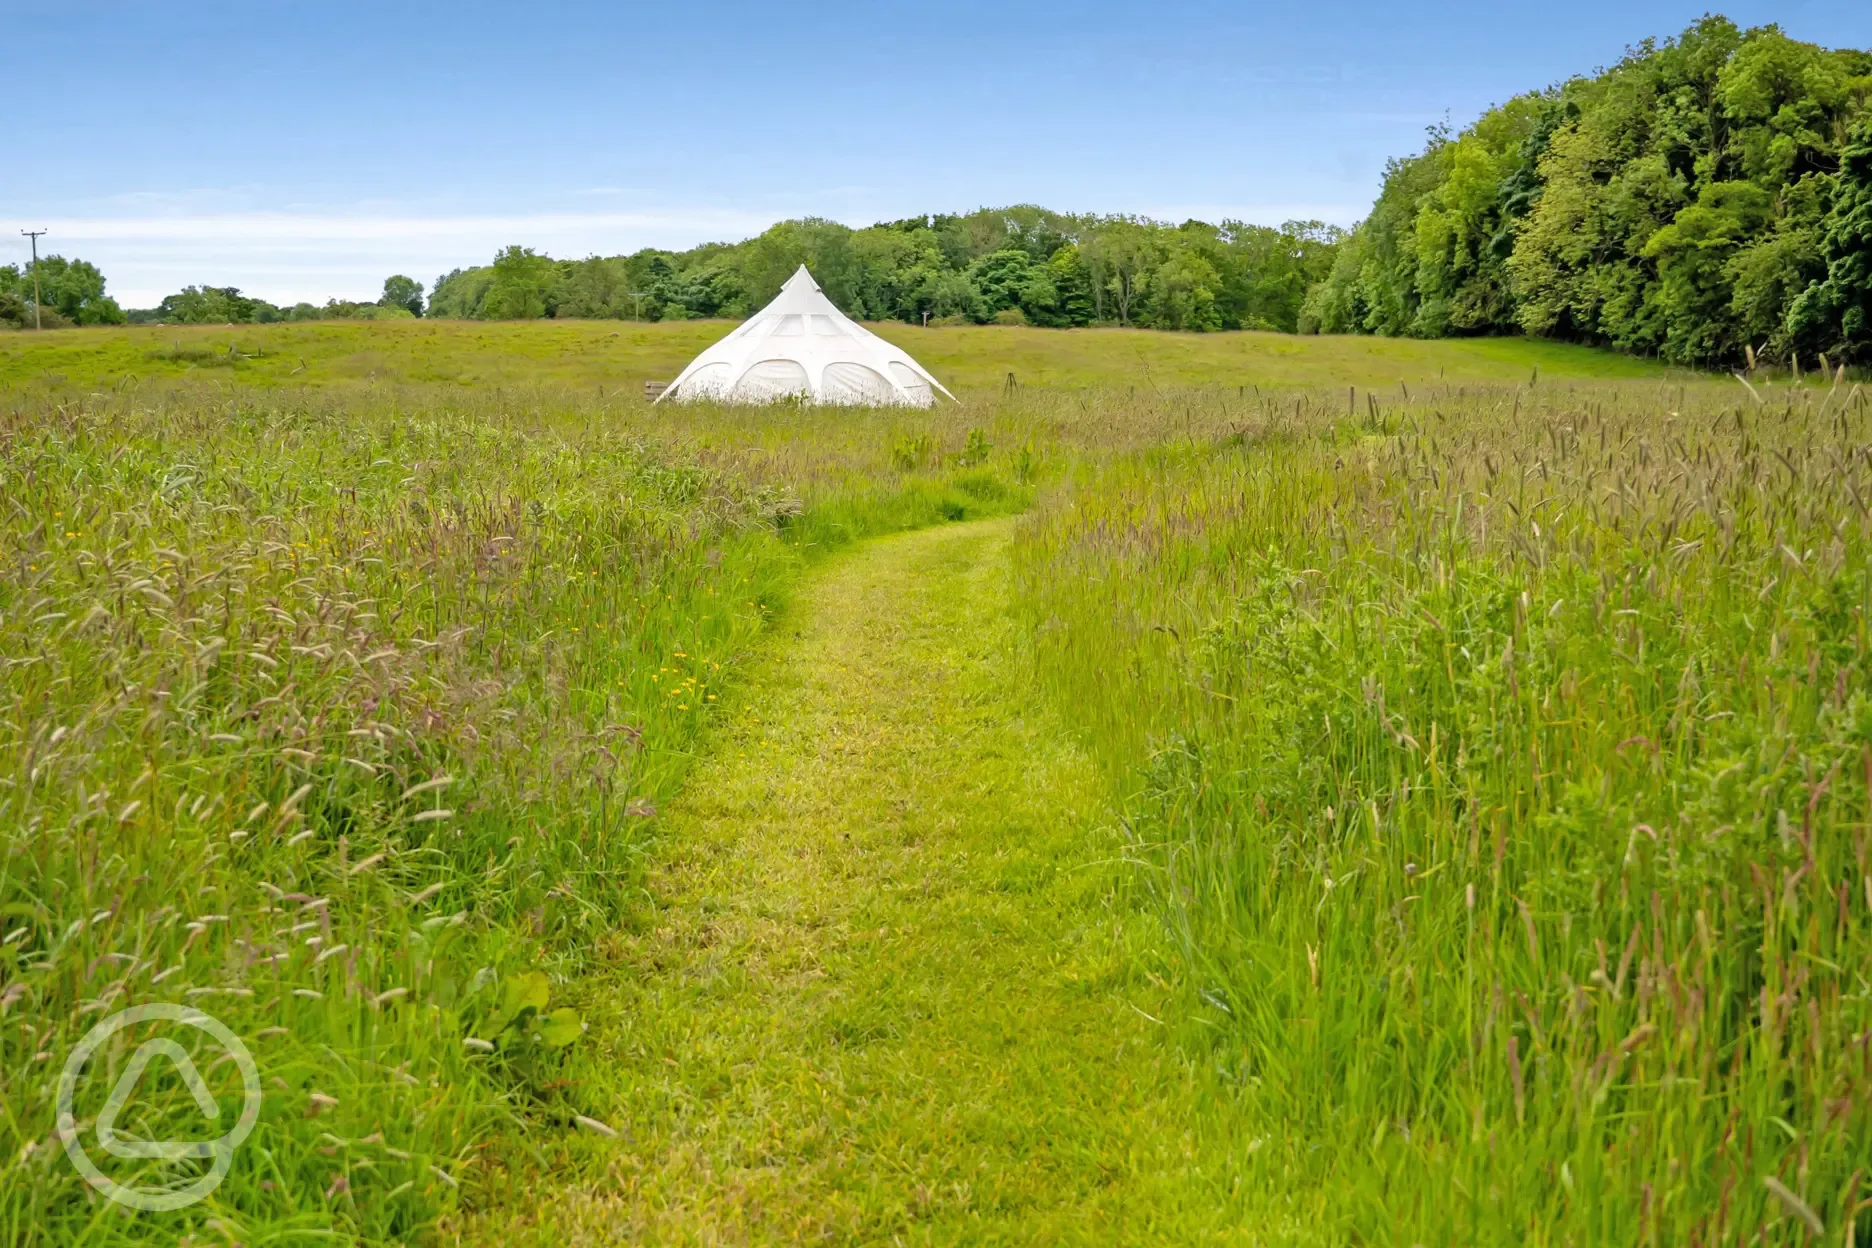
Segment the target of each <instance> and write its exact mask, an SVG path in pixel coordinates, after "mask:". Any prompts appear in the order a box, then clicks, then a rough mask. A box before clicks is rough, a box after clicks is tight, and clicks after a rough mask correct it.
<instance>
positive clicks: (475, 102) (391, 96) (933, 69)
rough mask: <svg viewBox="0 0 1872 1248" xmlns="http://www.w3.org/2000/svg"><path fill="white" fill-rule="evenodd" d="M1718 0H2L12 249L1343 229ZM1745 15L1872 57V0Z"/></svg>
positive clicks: (186, 279)
mask: <svg viewBox="0 0 1872 1248" xmlns="http://www.w3.org/2000/svg"><path fill="white" fill-rule="evenodd" d="M1706 7H1707V6H1706V5H1705V4H1702V3H1665V2H1653V0H1624V2H1622V3H1608V2H1604V0H1575V2H1573V3H1569V4H1565V5H1555V4H1541V5H1533V4H1504V3H1501V2H1500V0H1495V2H1492V3H1479V2H1473V0H1461V2H1458V3H1446V4H1437V5H1428V4H1416V5H1399V4H1392V3H1326V2H1319V3H1312V4H1300V3H1286V4H1233V5H1228V4H1215V3H1192V2H1189V0H1155V2H1153V3H1147V2H1140V0H1132V2H1130V3H1110V2H1108V0H1080V2H1079V3H1076V4H1071V5H1067V4H1058V5H1037V4H1026V3H1020V2H1019V0H1002V2H1000V3H979V2H977V0H960V2H958V3H945V4H934V3H922V4H897V3H872V4H856V3H820V4H813V3H808V2H806V0H791V2H788V3H776V2H775V0H764V2H762V3H727V2H722V0H685V2H681V3H662V4H655V5H635V4H596V3H563V2H557V0H533V2H531V3H527V4H512V3H510V4H501V5H494V4H482V3H475V2H473V0H455V2H453V3H425V4H409V3H401V4H399V3H395V2H394V0H377V2H376V3H353V2H352V0H320V2H318V3H299V2H296V0H294V2H273V0H240V2H221V0H215V2H206V0H167V2H165V3H154V2H148V0H145V2H139V3H95V2H92V0H59V2H58V3H53V4H43V3H40V4H34V5H30V6H28V5H24V4H18V3H13V2H12V0H0V29H4V30H5V31H6V32H7V33H8V43H9V45H11V46H12V48H13V52H12V54H11V55H10V56H9V58H8V59H9V61H10V62H11V63H13V64H15V65H16V66H33V67H35V68H34V70H33V72H32V74H31V75H30V77H31V79H32V81H33V82H34V83H35V86H34V87H33V89H31V90H20V91H15V92H14V93H12V95H11V96H10V98H9V101H8V105H7V110H6V111H7V123H6V127H5V129H6V139H7V142H6V144H5V149H6V155H5V166H6V172H5V174H4V175H0V263H6V262H9V261H15V260H23V259H24V258H25V255H26V248H25V242H26V240H25V239H23V238H20V237H19V236H18V234H17V231H18V230H20V229H25V228H39V227H41V226H46V227H49V228H50V229H51V231H52V234H51V236H50V237H49V238H47V239H44V240H42V245H43V246H46V247H48V248H49V249H50V250H53V251H56V252H59V253H61V254H66V255H75V256H82V257H84V258H86V259H90V260H92V261H94V262H95V263H97V264H99V265H100V267H102V268H103V269H104V271H105V275H106V277H107V278H108V279H109V281H110V289H111V292H112V293H113V294H115V295H117V296H118V297H119V299H120V300H121V301H122V302H124V303H125V304H126V305H127V306H142V305H147V304H150V303H154V302H155V301H156V300H157V299H159V298H161V297H162V296H163V295H164V294H167V293H169V292H171V291H174V290H176V289H178V288H179V287H180V286H182V285H184V284H186V283H191V282H195V283H201V282H206V283H212V284H215V285H234V286H239V287H241V288H242V289H244V290H247V291H249V292H252V293H255V294H259V295H263V296H265V297H267V298H269V299H273V300H275V301H288V302H290V301H295V300H298V299H310V300H312V301H314V302H323V301H324V300H325V299H327V298H329V297H333V296H337V297H351V298H358V297H374V296H375V294H376V293H377V291H378V289H379V288H380V286H381V284H382V280H383V278H384V276H385V275H387V274H389V273H392V272H405V273H409V274H410V275H411V276H414V277H416V278H418V279H419V280H421V281H423V282H426V283H427V282H432V281H433V280H434V278H435V276H436V274H437V273H439V272H443V271H446V270H447V269H449V268H453V267H455V266H457V265H466V264H474V263H482V262H485V261H486V259H487V258H488V257H489V256H490V255H491V254H492V252H493V251H494V249H495V248H496V247H499V246H502V245H504V244H506V243H511V242H518V243H524V244H527V245H530V246H535V247H539V248H541V249H543V250H546V251H549V252H551V253H552V254H555V255H572V256H580V255H587V254H591V253H594V252H597V253H602V254H613V253H617V252H626V251H632V250H635V249H637V248H639V247H643V246H668V247H683V246H688V245H691V244H694V243H697V242H702V241H706V240H709V239H736V238H742V237H746V236H747V235H749V234H751V233H755V232H758V231H759V230H760V229H762V228H764V227H765V226H766V225H768V224H769V223H771V222H773V221H775V220H778V219H780V218H783V217H789V216H804V215H814V216H825V217H832V218H835V219H838V220H841V221H846V222H849V223H851V224H854V225H862V224H868V223H870V222H872V221H875V220H880V219H887V218H892V217H900V216H908V215H910V214H913V213H920V212H925V211H945V210H967V209H971V208H976V207H980V206H983V205H999V204H1005V203H1014V202H1034V203H1040V204H1044V205H1046V206H1048V207H1052V208H1057V209H1060V210H1062V211H1097V212H1139V213H1146V214H1150V215H1153V216H1160V217H1165V218H1172V219H1182V218H1185V217H1189V216H1199V217H1203V218H1205V219H1210V220H1216V219H1220V218H1223V217H1237V218H1241V219H1244V220H1250V221H1265V222H1270V223H1271V222H1278V221H1280V220H1282V219H1285V218H1289V217H1319V218H1322V219H1325V220H1330V221H1336V222H1340V223H1343V224H1350V223H1351V222H1352V221H1354V220H1356V219H1357V218H1358V217H1360V216H1361V215H1362V214H1363V213H1364V211H1365V210H1366V208H1367V207H1368V205H1369V204H1370V202H1371V198H1372V195H1373V193H1374V192H1375V191H1376V189H1377V186H1378V182H1379V178H1380V176H1381V174H1382V171H1383V168H1384V162H1385V160H1386V158H1387V157H1390V156H1393V155H1398V154H1402V153H1405V152H1408V151H1411V150H1414V149H1416V148H1417V147H1419V146H1420V145H1421V143H1422V138H1423V132H1424V129H1425V127H1426V126H1429V125H1431V124H1433V123H1435V122H1437V121H1439V120H1441V119H1443V118H1444V117H1445V116H1447V117H1448V118H1449V119H1450V120H1451V122H1452V123H1453V124H1455V125H1457V126H1459V127H1460V126H1461V125H1463V124H1465V123H1467V122H1468V121H1469V120H1470V119H1472V118H1473V117H1474V116H1475V115H1476V114H1477V113H1479V112H1480V111H1482V110H1483V109H1484V108H1486V107H1487V106H1488V105H1490V104H1492V103H1495V102H1497V101H1500V100H1502V99H1504V98H1506V97H1507V96H1510V95H1513V94H1515V93H1517V92H1519V91H1522V90H1527V89H1530V88H1533V87H1537V86H1541V85H1544V84H1546V83H1549V82H1553V81H1556V80H1558V79H1561V78H1564V77H1567V76H1569V75H1570V74H1573V73H1579V72H1589V71H1591V70H1592V69H1594V68H1596V67H1598V66H1601V65H1604V64H1607V63H1610V62H1611V61H1614V60H1616V59H1617V58H1618V57H1619V56H1620V54H1621V53H1622V51H1623V50H1624V49H1625V48H1626V47H1627V46H1628V45H1629V44H1631V43H1634V42H1636V41H1637V40H1639V39H1642V38H1644V37H1646V36H1648V35H1657V36H1665V35H1670V34H1674V33H1676V32H1677V31H1679V30H1681V29H1682V28H1683V27H1684V26H1686V25H1687V24H1688V23H1689V22H1691V21H1692V20H1694V19H1695V18H1696V17H1698V16H1699V15H1700V14H1702V13H1703V12H1704V11H1705V9H1706ZM1721 11H1723V12H1726V13H1727V14H1728V15H1729V16H1730V17H1731V18H1733V19H1734V20H1736V21H1737V22H1739V23H1741V24H1743V25H1753V24H1759V23H1765V22H1770V21H1772V22H1778V23H1780V24H1781V25H1782V27H1783V28H1784V29H1786V30H1787V31H1788V32H1789V33H1790V34H1792V35H1793V36H1795V37H1796V38H1801V39H1809V40H1813V41H1816V42H1820V43H1825V44H1828V45H1831V46H1858V47H1872V5H1868V4H1866V3H1864V2H1863V0H1856V2H1849V0H1781V2H1780V3H1760V2H1756V0H1750V2H1749V3H1743V4H1733V5H1730V6H1728V7H1726V8H1724V9H1723V10H1721ZM15 244H17V246H16V245H15ZM14 253H17V255H16V254H14Z"/></svg>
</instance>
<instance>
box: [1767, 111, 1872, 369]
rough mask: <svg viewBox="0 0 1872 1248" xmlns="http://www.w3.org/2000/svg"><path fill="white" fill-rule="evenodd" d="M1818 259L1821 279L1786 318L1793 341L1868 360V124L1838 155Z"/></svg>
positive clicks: (1871, 319) (1871, 286)
mask: <svg viewBox="0 0 1872 1248" xmlns="http://www.w3.org/2000/svg"><path fill="white" fill-rule="evenodd" d="M1822 256H1823V258H1824V260H1825V262H1826V277H1825V278H1824V279H1823V280H1821V281H1819V282H1817V283H1816V284H1814V285H1813V286H1811V287H1809V288H1808V289H1806V290H1804V291H1802V292H1801V295H1800V298H1799V299H1797V300H1796V301H1795V303H1794V308H1793V312H1792V314H1791V315H1790V316H1789V318H1788V319H1789V323H1790V328H1791V329H1792V331H1793V334H1794V337H1795V338H1796V340H1798V341H1799V342H1801V343H1803V344H1805V345H1806V346H1807V347H1808V348H1809V349H1810V350H1812V351H1815V352H1819V351H1826V352H1829V353H1831V354H1832V355H1833V356H1834V357H1835V358H1839V359H1850V360H1852V361H1854V362H1857V363H1864V362H1867V361H1869V360H1872V118H1867V119H1864V120H1862V121H1860V123H1859V124H1858V126H1857V128H1856V129H1855V130H1854V131H1853V135H1852V141H1851V142H1850V144H1849V145H1848V146H1847V148H1846V150H1845V152H1844V153H1843V154H1842V159H1841V161H1840V173H1839V185H1838V187H1837V189H1836V190H1835V192H1834V196H1833V206H1832V210H1831V211H1830V212H1829V213H1828V214H1827V218H1826V232H1825V235H1824V238H1823V243H1822Z"/></svg>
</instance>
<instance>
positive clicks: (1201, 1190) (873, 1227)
mask: <svg viewBox="0 0 1872 1248" xmlns="http://www.w3.org/2000/svg"><path fill="white" fill-rule="evenodd" d="M1007 542H1008V523H1007V522H1006V521H1005V520H996V521H987V522H983V523H980V524H969V525H957V526H947V527H943V528H937V529H933V530H925V531H923V532H919V533H916V534H912V535H909V536H906V537H897V538H891V539H887V540H885V541H883V542H880V543H876V544H873V545H871V546H868V547H866V548H864V549H863V550H861V551H859V552H858V553H855V554H853V555H851V556H848V557H844V558H841V559H840V560H838V561H837V563H836V564H834V565H833V566H831V567H827V568H824V569H822V570H821V571H819V572H817V573H815V574H814V576H813V577H812V578H811V580H809V581H808V582H807V583H806V584H805V585H804V586H803V587H802V598H801V602H800V605H799V609H798V610H797V611H796V612H795V613H793V614H792V615H791V616H789V618H788V620H787V621H786V627H785V632H784V635H783V636H782V637H781V638H779V639H777V644H776V645H775V646H773V647H772V649H771V651H770V652H769V653H768V655H767V656H766V658H765V659H764V660H763V661H762V662H761V663H759V664H758V665H757V667H756V668H755V670H754V671H752V672H751V673H750V674H749V676H748V678H747V679H746V681H745V682H744V683H743V685H742V687H741V689H740V690H739V691H738V692H737V694H736V706H735V708H734V711H733V713H732V714H731V715H730V716H728V717H727V718H726V719H725V720H723V721H722V722H721V723H720V724H719V726H718V728H717V730H716V731H715V732H714V733H713V734H712V739H711V742H710V745H711V750H710V756H709V759H708V761H707V762H705V763H703V764H701V765H700V766H699V767H698V769H697V770H696V771H695V772H694V773H693V774H692V776H691V777H690V779H689V782H688V785H687V787H686V789H685V791H684V795H683V796H682V797H681V798H680V799H679V800H678V801H677V802H676V803H675V805H674V806H672V807H671V809H670V810H669V811H668V812H666V821H665V822H664V824H663V829H662V831H663V839H664V841H665V843H666V845H667V850H666V854H665V855H664V856H663V857H662V860H661V861H660V862H659V864H658V867H657V868H656V870H655V872H654V874H653V879H652V892H653V895H654V896H655V897H656V898H657V902H658V904H657V908H656V911H655V912H654V913H653V914H651V915H647V916H646V917H645V918H644V920H643V921H642V922H641V923H640V924H636V925H633V926H632V927H631V928H629V929H627V930H625V931H622V932H619V933H617V934H616V935H614V936H611V937H609V938H607V939H605V940H603V941H601V942H600V953H599V959H600V961H601V963H602V965H603V966H604V968H605V970H604V972H603V973H602V975H601V976H596V977H594V978H593V980H592V981H591V982H590V983H588V984H587V985H584V986H583V992H584V993H585V994H588V996H589V998H590V1002H589V1007H588V1011H587V1012H588V1015H589V1017H590V1018H591V1021H592V1032H591V1034H590V1035H589V1037H588V1038H587V1042H586V1043H585V1044H584V1045H583V1046H582V1047H581V1050H580V1056H579V1059H578V1061H577V1063H576V1065H575V1066H574V1067H573V1068H571V1069H569V1070H568V1071H567V1076H566V1077H567V1078H569V1079H574V1080H579V1081H581V1082H582V1084H583V1086H585V1087H587V1088H592V1089H595V1090H594V1091H593V1092H592V1093H591V1095H592V1096H593V1098H594V1099H596V1100H598V1101H599V1102H600V1103H601V1104H602V1105H603V1113H604V1115H605V1117H606V1119H607V1120H608V1121H609V1122H612V1123H615V1124H617V1125H618V1126H619V1127H620V1128H621V1129H622V1130H623V1131H624V1133H625V1136H626V1140H625V1141H624V1142H621V1143H614V1142H611V1141H607V1140H599V1139H594V1138H593V1137H589V1136H587V1137H583V1138H582V1139H581V1138H576V1137H575V1138H570V1139H563V1143H562V1145H561V1151H558V1152H556V1153H555V1154H552V1155H549V1162H550V1164H548V1165H546V1166H543V1167H538V1166H529V1167H526V1168H525V1169H524V1170H523V1171H522V1172H521V1173H519V1174H516V1175H514V1176H511V1177H510V1179H509V1182H510V1184H511V1193H510V1194H509V1195H506V1196H505V1197H504V1198H503V1199H501V1200H500V1202H499V1205H498V1209H497V1210H496V1211H494V1212H491V1213H490V1214H489V1215H487V1216H486V1217H485V1218H484V1219H481V1220H479V1221H477V1222H474V1223H472V1224H470V1226H469V1228H468V1230H469V1235H468V1237H469V1238H470V1239H472V1240H474V1241H477V1242H502V1243H517V1242H518V1243H540V1244H567V1243H574V1244H583V1243H610V1242H615V1241H616V1240H618V1239H620V1238H622V1239H627V1240H629V1241H631V1242H658V1243H719V1242H745V1241H756V1242H784V1241H791V1240H796V1239H804V1240H814V1241H831V1242H860V1243H970V1244H1032V1243H1042V1242H1044V1243H1088V1244H1093V1243H1097V1244H1103V1243H1111V1242H1113V1241H1114V1240H1123V1241H1127V1242H1170V1243H1189V1242H1194V1241H1195V1240H1197V1239H1198V1238H1202V1237H1206V1236H1214V1235H1217V1234H1225V1233H1227V1232H1228V1231H1229V1230H1230V1229H1231V1228H1235V1227H1236V1223H1235V1219H1234V1217H1233V1216H1232V1211H1231V1207H1230V1206H1231V1204H1232V1196H1231V1185H1230V1181H1229V1179H1230V1173H1229V1172H1230V1171H1231V1169H1232V1168H1233V1159H1234V1154H1233V1151H1232V1150H1231V1149H1229V1148H1228V1147H1226V1146H1225V1145H1223V1146H1220V1147H1218V1146H1216V1145H1218V1144H1222V1141H1217V1140H1213V1139H1210V1140H1209V1143H1210V1146H1209V1147H1207V1148H1203V1149H1201V1150H1200V1151H1198V1143H1199V1138H1202V1137H1201V1133H1202V1132H1203V1131H1204V1130H1205V1129H1206V1128H1207V1127H1208V1126H1210V1125H1212V1119H1210V1118H1209V1117H1208V1116H1206V1115H1205V1114H1204V1113H1203V1112H1202V1103H1201V1095H1200V1094H1201V1091H1202V1089H1203V1088H1204V1086H1205V1080H1204V1078H1203V1076H1202V1074H1201V1072H1199V1071H1197V1070H1194V1069H1192V1068H1191V1066H1190V1065H1189V1064H1188V1063H1187V1062H1186V1061H1185V1060H1183V1059H1182V1058H1180V1057H1179V1056H1178V1055H1177V1054H1175V1053H1174V1052H1172V1051H1170V1050H1168V1049H1167V1048H1166V1046H1165V1045H1164V1044H1163V1043H1162V1042H1161V1032H1162V1028H1161V1026H1160V1024H1158V1023H1157V1022H1154V1021H1153V1019H1152V1018H1151V1017H1150V1015H1151V1014H1154V1013H1157V1012H1160V1011H1161V1010H1162V1008H1163V1005H1162V1003H1164V1002H1165V1001H1166V1000H1167V993H1166V991H1165V988H1164V987H1163V986H1162V985H1163V981H1162V979H1161V978H1158V977H1157V976H1154V975H1152V974H1151V973H1150V972H1151V970H1152V969H1153V963H1152V962H1151V961H1150V959H1149V957H1148V954H1149V951H1150V950H1151V949H1152V948H1153V947H1154V946H1155V943H1156V942H1155V941H1154V939H1153V936H1154V931H1155V925H1154V923H1153V922H1152V921H1151V920H1150V919H1149V917H1148V915H1147V913H1146V912H1145V911H1143V910H1141V909H1139V908H1138V907H1136V906H1134V905H1131V904H1129V903H1128V902H1126V901H1125V900H1124V899H1123V897H1122V895H1121V894H1120V893H1119V891H1118V890H1117V884H1118V883H1119V880H1118V872H1117V871H1116V869H1115V866H1114V858H1115V852H1116V848H1117V846H1116V842H1115V840H1114V838H1113V837H1112V835H1111V833H1110V832H1108V831H1100V830H1099V828H1100V825H1099V823H1098V815H1099V808H1100V796H1101V792H1102V790H1101V786H1100V784H1099V777H1098V775H1097V772H1096V769H1095V768H1094V767H1093V766H1092V765H1091V763H1090V760H1089V759H1087V758H1086V757H1085V755H1084V754H1083V753H1081V752H1080V750H1079V749H1078V748H1077V747H1076V746H1074V745H1073V744H1072V743H1071V741H1070V739H1069V738H1068V736H1067V734H1066V733H1065V732H1064V731H1063V730H1062V728H1061V726H1060V724H1059V722H1058V720H1057V719H1056V717H1055V716H1054V715H1053V714H1051V713H1050V712H1049V711H1048V710H1047V709H1046V708H1045V707H1044V706H1042V705H1040V704H1038V703H1037V702H1036V701H1035V699H1034V696H1033V690H1032V688H1031V685H1030V681H1029V678H1028V677H1027V676H1026V675H1025V674H1024V673H1023V672H1022V670H1021V667H1020V664H1019V660H1018V650H1019V648H1018V646H1017V645H1016V644H1015V638H1013V637H1012V636H1010V629H1011V624H1012V620H1011V616H1010V614H1009V612H1008V610H1007V601H1006V596H1007V592H1008V576H1007V562H1006V550H1007ZM1140 951H1142V952H1144V953H1145V954H1146V957H1145V958H1144V959H1142V960H1140V959H1139V958H1138V957H1136V956H1133V955H1135V954H1136V953H1138V952H1140ZM1153 981H1154V982H1153ZM580 1154H583V1155H584V1156H580ZM594 1155H595V1156H594ZM592 1171H596V1173H595V1174H594V1175H593V1177H591V1178H588V1179H586V1180H584V1181H582V1182H578V1183H575V1184H571V1185H567V1184H565V1183H564V1181H563V1176H565V1175H576V1174H580V1173H589V1172H592ZM553 1176H562V1177H560V1178H559V1179H557V1180H555V1178H554V1177H553ZM1236 1229H1239V1228H1236Z"/></svg>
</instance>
